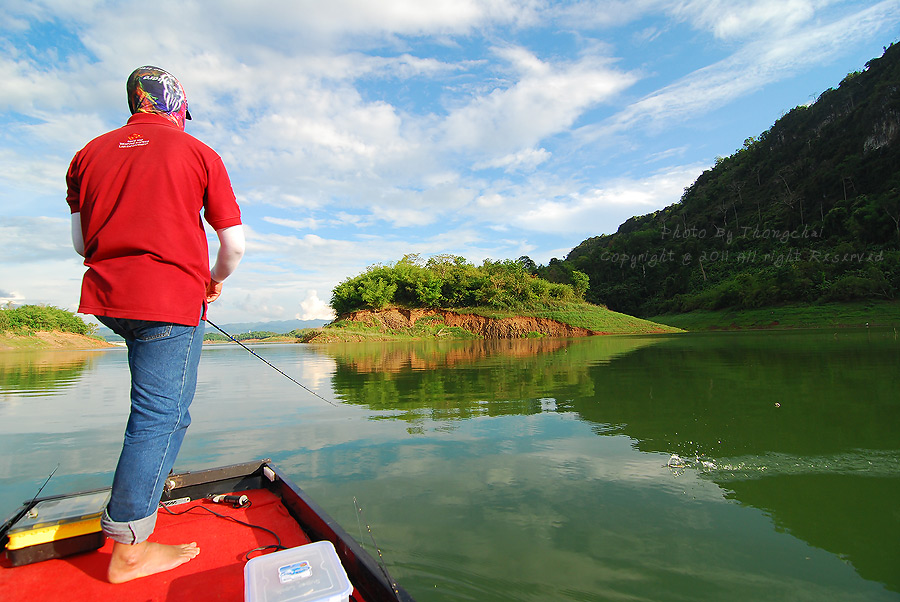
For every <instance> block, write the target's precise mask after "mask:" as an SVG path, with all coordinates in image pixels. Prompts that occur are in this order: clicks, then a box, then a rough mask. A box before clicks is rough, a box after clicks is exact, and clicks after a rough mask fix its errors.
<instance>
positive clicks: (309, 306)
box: [297, 291, 334, 320]
mask: <svg viewBox="0 0 900 602" xmlns="http://www.w3.org/2000/svg"><path fill="white" fill-rule="evenodd" d="M300 309H301V310H302V311H301V312H300V313H298V314H297V319H299V320H332V319H334V311H333V310H332V309H331V307H329V306H328V304H327V303H326V302H325V301H322V300H321V299H319V295H318V291H309V293H308V294H307V295H306V298H305V299H304V300H303V301H301V302H300Z"/></svg>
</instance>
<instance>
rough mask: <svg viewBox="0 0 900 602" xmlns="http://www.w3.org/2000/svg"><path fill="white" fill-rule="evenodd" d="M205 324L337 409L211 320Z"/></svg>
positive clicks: (333, 404) (332, 403) (335, 405)
mask: <svg viewBox="0 0 900 602" xmlns="http://www.w3.org/2000/svg"><path fill="white" fill-rule="evenodd" d="M206 323H207V324H209V325H210V326H212V327H213V328H215V329H216V330H218V331H219V332H221V333H222V334H224V335H225V336H226V337H228V338H229V339H231V340H232V341H234V342H235V343H237V344H238V345H240V346H241V347H243V348H244V349H246V350H247V351H249V352H250V355H253V356H254V357H256V358H257V359H260V360H262V361H263V362H264V363H265V364H266V365H268V366H269V367H270V368H272V369H274V370H275V371H276V372H278V373H279V374H281V375H282V376H284V377H285V378H287V379H288V380H289V381H291V382H292V383H294V384H295V385H299V386H300V387H301V388H302V389H304V390H306V391H307V392H309V393H311V394H312V395H315V396H316V397H318V398H319V399H321V400H322V401H324V402H325V403H327V404H328V405H332V406H334V407H338V405H337V404H336V403H334V402H332V401H329V400H327V399H325V398H324V397H322V396H321V395H319V394H318V393H316V392H315V391H313V390H312V389H310V388H309V387H307V386H306V385H304V384H303V383H301V382H299V381H297V380H295V379H294V378H293V377H291V376H290V375H288V374H285V373H284V371H283V370H281V369H280V368H279V367H278V366H275V365H274V364H272V363H271V362H270V361H269V360H267V359H266V358H264V357H262V356H260V355H258V354H257V353H256V352H255V351H253V350H252V349H250V348H249V347H247V346H246V345H244V344H243V343H241V342H240V341H239V340H237V339H236V338H234V337H233V336H231V335H230V334H228V333H227V332H225V331H224V330H222V329H221V328H219V327H218V326H216V325H215V323H214V322H213V321H212V320H210V319H209V318H206Z"/></svg>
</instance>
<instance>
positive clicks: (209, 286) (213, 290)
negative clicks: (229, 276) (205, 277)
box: [206, 278, 222, 303]
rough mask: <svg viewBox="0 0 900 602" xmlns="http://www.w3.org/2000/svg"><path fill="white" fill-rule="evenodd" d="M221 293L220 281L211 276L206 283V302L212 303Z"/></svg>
mask: <svg viewBox="0 0 900 602" xmlns="http://www.w3.org/2000/svg"><path fill="white" fill-rule="evenodd" d="M221 294H222V283H221V282H216V281H215V280H213V279H212V278H210V279H209V282H207V283H206V302H207V303H212V302H213V301H215V300H216V299H218V298H219V295H221Z"/></svg>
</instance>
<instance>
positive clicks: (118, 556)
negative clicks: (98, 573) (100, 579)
mask: <svg viewBox="0 0 900 602" xmlns="http://www.w3.org/2000/svg"><path fill="white" fill-rule="evenodd" d="M199 553H200V548H198V547H197V543H196V542H192V543H186V544H179V545H165V544H161V543H155V542H152V541H142V542H141V543H139V544H135V545H128V544H124V543H119V542H115V544H114V545H113V551H112V558H111V559H110V561H109V569H108V571H107V574H106V576H107V578H108V579H109V582H110V583H124V582H126V581H131V580H132V579H137V578H139V577H146V576H147V575H153V574H156V573H162V572H163V571H168V570H171V569H174V568H175V567H177V566H181V565H182V564H184V563H185V562H187V561H189V560H192V559H193V558H195V557H196V556H197V554H199Z"/></svg>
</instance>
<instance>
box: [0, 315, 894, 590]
mask: <svg viewBox="0 0 900 602" xmlns="http://www.w3.org/2000/svg"><path fill="white" fill-rule="evenodd" d="M254 350H255V351H256V352H257V353H259V354H260V355H262V356H263V357H265V358H266V359H267V360H269V361H270V362H272V363H273V364H274V365H276V366H278V367H279V368H281V369H282V370H284V371H285V372H286V373H287V374H289V375H291V376H292V377H294V378H295V379H297V380H298V381H300V382H302V383H303V384H304V385H306V386H307V387H309V388H310V389H311V390H313V391H315V392H316V393H318V394H319V395H321V396H322V397H324V398H325V399H327V400H329V401H331V402H332V403H334V404H336V406H337V407H334V406H332V405H329V404H328V403H326V402H325V401H323V400H321V399H318V398H316V397H315V396H313V395H311V394H310V393H308V392H307V391H304V390H303V389H302V388H300V387H298V386H297V385H295V384H293V383H291V382H290V381H289V380H288V379H286V378H285V377H284V376H282V375H280V374H278V373H277V372H275V371H274V370H272V369H271V368H270V367H268V366H266V365H265V364H264V363H263V362H261V361H259V360H258V359H257V358H254V357H252V356H251V355H249V354H248V353H247V352H246V351H245V350H243V349H241V348H240V347H237V346H234V345H226V346H215V347H207V348H205V349H204V351H203V359H202V361H201V366H200V383H199V389H198V392H197V396H196V398H195V401H194V405H193V406H192V409H191V412H192V415H193V420H194V422H193V424H192V426H191V428H190V430H189V431H188V436H187V439H186V440H185V444H184V447H183V448H182V451H181V455H180V456H179V461H178V463H177V465H176V469H185V470H190V469H196V468H203V467H208V466H218V465H223V464H230V463H236V462H241V461H245V460H251V459H259V458H272V459H273V460H274V461H275V463H276V464H277V465H279V466H280V467H282V468H283V469H285V470H286V471H287V473H288V474H290V475H291V476H292V477H293V478H294V480H295V481H296V482H297V483H298V484H299V485H300V486H301V487H303V488H304V489H306V491H307V492H309V493H310V494H311V495H312V496H313V497H314V498H315V499H316V500H317V501H319V502H320V503H321V504H322V505H323V506H324V507H325V508H326V509H327V511H328V512H329V513H330V514H332V516H334V517H335V518H336V519H338V521H340V522H341V523H342V524H343V525H344V526H345V528H346V529H347V530H348V531H349V532H350V533H351V534H354V535H356V534H357V533H359V535H357V537H358V538H359V539H360V540H361V541H362V542H363V543H364V544H365V546H366V547H367V549H369V550H370V551H372V552H373V555H374V550H373V548H372V545H371V541H370V540H369V537H368V534H366V535H365V536H363V533H364V525H363V524H360V523H359V522H358V520H357V512H356V509H355V506H354V498H356V500H357V501H358V503H359V505H360V506H361V507H362V509H363V512H362V517H363V519H364V522H365V523H368V525H369V526H370V527H371V530H372V533H373V535H374V537H375V539H376V541H377V543H378V546H379V547H380V548H381V550H382V553H383V556H384V560H385V562H386V564H387V566H388V568H389V570H390V572H391V573H392V575H393V577H394V578H395V579H397V580H398V581H399V582H400V583H401V584H403V585H404V586H405V587H406V588H407V589H408V590H409V591H410V593H412V594H413V595H414V596H415V597H416V598H417V599H418V600H419V601H420V602H426V601H443V600H476V601H483V602H490V601H495V600H496V601H500V600H524V601H531V600H534V601H537V600H541V601H548V600H562V601H570V600H571V601H593V600H791V601H796V600H817V601H818V600H867V601H871V600H900V371H898V368H900V340H898V334H897V332H896V331H895V330H894V329H887V330H877V331H876V330H872V331H868V330H852V331H850V330H828V331H811V332H810V331H807V332H764V333H750V332H747V333H744V332H742V333H715V334H686V335H666V336H647V337H594V338H586V339H568V340H526V341H505V342H443V343H435V342H427V343H424V342H423V343H407V344H377V345H376V344H356V345H332V346H318V347H317V346H308V345H260V346H256V347H254ZM127 390H128V369H127V365H126V359H125V352H124V351H123V350H121V349H114V350H103V351H78V352H71V351H53V352H28V353H25V352H22V353H20V352H5V353H0V392H2V393H0V394H2V398H0V515H2V516H0V518H2V517H5V516H7V515H9V514H10V513H12V511H13V510H14V509H15V508H16V507H18V505H19V504H20V503H21V502H23V501H24V500H26V499H30V498H31V497H32V496H33V495H34V493H35V492H36V491H37V489H38V487H40V485H41V484H42V483H43V482H44V480H45V479H46V477H47V475H48V474H49V473H50V472H51V471H52V470H53V469H54V467H55V466H56V465H57V464H59V469H58V471H57V473H56V475H55V476H54V477H53V478H52V479H51V480H50V482H49V484H48V485H47V487H46V489H45V490H44V493H45V494H50V493H62V492H66V491H70V490H73V489H86V488H93V487H105V486H108V485H109V483H110V480H111V474H112V471H113V469H114V464H115V460H116V457H117V455H118V451H119V445H120V441H121V434H122V430H123V428H124V424H125V419H126V414H127V407H126V406H127ZM201 547H202V542H201Z"/></svg>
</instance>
